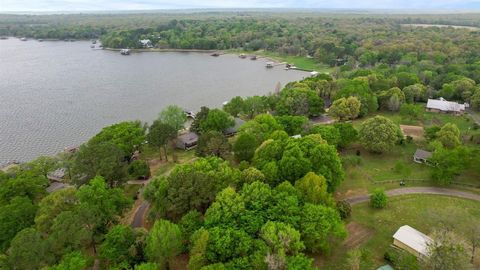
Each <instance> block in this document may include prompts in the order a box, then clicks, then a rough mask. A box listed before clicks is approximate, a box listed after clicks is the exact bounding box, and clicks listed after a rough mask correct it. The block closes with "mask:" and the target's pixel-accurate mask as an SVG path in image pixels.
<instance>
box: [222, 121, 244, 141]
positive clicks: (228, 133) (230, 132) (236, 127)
mask: <svg viewBox="0 0 480 270" xmlns="http://www.w3.org/2000/svg"><path fill="white" fill-rule="evenodd" d="M243 124H245V121H243V120H242V119H240V118H238V117H236V118H235V125H233V127H229V128H227V129H226V130H225V131H224V132H223V134H225V136H227V137H230V136H233V135H235V134H236V133H237V132H238V130H239V129H240V127H241V126H242V125H243Z"/></svg>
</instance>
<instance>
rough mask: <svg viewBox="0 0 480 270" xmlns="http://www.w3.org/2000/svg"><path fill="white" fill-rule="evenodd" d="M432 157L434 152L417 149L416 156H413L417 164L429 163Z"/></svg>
mask: <svg viewBox="0 0 480 270" xmlns="http://www.w3.org/2000/svg"><path fill="white" fill-rule="evenodd" d="M431 157H432V152H428V151H425V150H422V149H417V151H415V154H413V161H415V162H416V163H428V162H429V161H428V160H429V159H430V158H431Z"/></svg>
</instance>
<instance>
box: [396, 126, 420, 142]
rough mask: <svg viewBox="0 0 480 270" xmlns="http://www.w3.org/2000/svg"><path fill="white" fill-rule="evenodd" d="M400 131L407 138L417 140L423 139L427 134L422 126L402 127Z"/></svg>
mask: <svg viewBox="0 0 480 270" xmlns="http://www.w3.org/2000/svg"><path fill="white" fill-rule="evenodd" d="M400 129H401V130H402V132H403V134H404V135H405V136H410V137H412V138H413V139H415V140H420V139H423V135H424V133H425V131H424V130H423V127H421V126H409V125H400Z"/></svg>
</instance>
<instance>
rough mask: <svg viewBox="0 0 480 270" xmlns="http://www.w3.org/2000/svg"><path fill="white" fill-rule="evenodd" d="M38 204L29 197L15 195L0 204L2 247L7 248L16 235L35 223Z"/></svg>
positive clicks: (0, 242) (0, 245) (0, 239)
mask: <svg viewBox="0 0 480 270" xmlns="http://www.w3.org/2000/svg"><path fill="white" fill-rule="evenodd" d="M36 211H37V206H35V205H33V204H32V201H31V200H30V199H28V198H27V197H15V198H13V199H12V200H11V201H10V202H9V203H7V204H4V205H2V206H0V249H1V250H3V251H4V250H6V249H7V248H8V247H9V246H10V241H12V239H13V238H14V237H15V235H16V234H17V233H18V232H20V231H21V230H23V229H24V228H28V227H30V226H31V225H33V221H34V218H35V212H36Z"/></svg>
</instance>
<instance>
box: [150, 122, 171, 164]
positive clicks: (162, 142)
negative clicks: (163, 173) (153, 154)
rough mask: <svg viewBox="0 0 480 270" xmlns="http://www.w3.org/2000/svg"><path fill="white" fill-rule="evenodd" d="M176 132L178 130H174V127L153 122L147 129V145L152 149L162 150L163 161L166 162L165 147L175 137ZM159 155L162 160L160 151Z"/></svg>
mask: <svg viewBox="0 0 480 270" xmlns="http://www.w3.org/2000/svg"><path fill="white" fill-rule="evenodd" d="M177 131H178V130H176V129H175V127H173V126H171V125H169V124H166V123H163V122H161V121H160V120H155V121H154V122H153V124H152V125H151V126H150V128H149V131H148V135H147V140H148V143H149V144H150V145H151V146H153V147H157V148H159V150H160V149H163V153H164V156H165V160H167V161H168V155H167V145H168V143H169V142H170V141H171V140H173V139H175V138H176V137H177ZM159 153H160V160H162V151H161V150H160V151H159Z"/></svg>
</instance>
